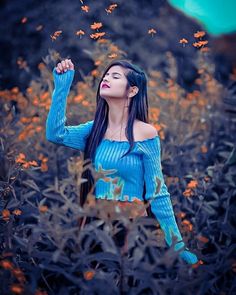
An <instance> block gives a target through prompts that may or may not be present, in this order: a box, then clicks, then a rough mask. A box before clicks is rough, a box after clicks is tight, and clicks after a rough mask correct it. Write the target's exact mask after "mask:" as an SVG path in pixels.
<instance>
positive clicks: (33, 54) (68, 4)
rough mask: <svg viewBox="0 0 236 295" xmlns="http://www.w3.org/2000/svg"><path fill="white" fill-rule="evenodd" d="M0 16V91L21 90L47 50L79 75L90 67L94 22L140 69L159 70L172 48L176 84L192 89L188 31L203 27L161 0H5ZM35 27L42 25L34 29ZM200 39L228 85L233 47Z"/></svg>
mask: <svg viewBox="0 0 236 295" xmlns="http://www.w3.org/2000/svg"><path fill="white" fill-rule="evenodd" d="M82 2H83V1H82ZM113 3H117V5H118V7H117V8H116V9H115V10H114V11H113V12H112V13H111V14H107V13H106V11H105V8H107V7H108V6H109V5H110V4H113ZM82 5H88V6H89V7H90V10H89V12H88V13H86V12H84V11H82V10H81V6H82ZM23 17H27V21H26V22H25V23H22V22H21V20H22V18H23ZM0 19H1V25H0V35H1V38H0V56H1V59H0V89H9V88H11V87H14V86H18V87H19V88H20V90H21V91H24V90H25V89H26V87H27V86H28V84H29V82H30V81H31V80H32V79H35V78H37V76H38V75H39V70H38V67H37V66H38V64H39V63H40V62H42V61H43V60H42V58H43V57H45V56H46V55H47V54H48V50H49V49H54V50H56V51H58V52H59V53H60V55H61V56H62V57H63V58H66V57H70V58H71V59H72V61H73V62H74V64H75V67H76V68H77V69H78V68H79V67H80V68H81V69H82V70H83V72H84V73H88V72H89V71H91V70H92V69H93V68H94V65H93V62H92V59H90V57H89V54H88V53H87V52H86V50H92V49H93V46H94V43H95V42H96V41H95V40H93V39H91V38H90V37H89V35H90V34H91V33H93V31H92V30H91V28H90V25H91V24H92V23H93V22H102V24H103V28H102V29H100V31H105V32H106V38H109V39H110V40H112V41H113V42H114V43H115V44H116V45H118V46H119V47H120V48H121V49H122V50H124V51H125V52H127V54H128V58H129V59H132V61H133V62H135V63H138V64H139V65H140V66H142V67H143V68H144V69H145V70H150V69H158V70H161V69H162V68H163V58H160V57H161V56H162V55H163V54H165V53H166V52H167V51H171V52H172V53H173V54H174V56H175V58H176V60H177V63H178V68H179V76H178V82H179V83H180V85H181V86H183V87H185V88H187V89H189V90H191V86H192V83H193V81H194V79H195V78H196V77H197V72H196V69H195V66H194V57H195V54H196V51H197V50H198V49H197V48H195V47H193V46H192V43H193V42H195V41H196V39H195V38H194V36H193V34H194V33H195V32H196V31H198V30H204V28H202V27H201V26H200V25H199V24H197V23H196V22H195V21H193V20H192V19H190V18H188V17H187V16H185V15H184V14H182V13H180V12H179V11H177V10H175V9H174V8H172V7H171V6H170V5H169V4H168V3H167V2H166V1H164V0H158V1H154V0H151V1H144V0H141V1H136V0H129V1H124V0H118V1H106V0H104V1H84V3H83V4H82V3H81V1H79V0H76V1H65V0H59V1H45V0H41V1H35V0H23V1H17V0H13V1H6V0H5V1H0ZM40 25H41V26H42V29H40V30H37V27H38V26H40ZM150 28H154V29H156V31H157V34H156V35H154V36H153V37H151V35H148V33H147V32H148V29H150ZM80 29H82V30H84V31H85V32H86V35H84V36H83V37H82V39H80V38H79V37H78V36H76V35H75V32H76V31H78V30H80ZM57 30H62V34H61V35H60V36H59V37H58V38H57V39H56V40H55V41H52V39H51V37H50V35H53V33H54V32H55V31H57ZM182 38H186V39H187V40H188V41H189V43H188V44H187V45H186V46H185V47H183V45H182V44H180V43H179V40H180V39H182ZM205 39H207V40H208V41H209V47H212V49H213V52H212V53H213V58H214V60H215V65H216V71H215V77H216V79H218V80H219V81H220V82H221V83H224V84H227V82H228V79H229V74H230V72H231V71H232V68H233V65H234V57H233V54H232V50H233V48H231V47H230V46H231V45H228V44H227V42H226V39H225V37H224V38H221V40H220V46H217V42H218V39H219V38H218V39H216V38H212V37H211V36H209V35H206V38H205ZM218 43H219V42H218ZM19 58H22V59H23V60H24V61H26V62H27V66H28V70H25V69H20V67H19V65H18V64H17V60H18V59H19Z"/></svg>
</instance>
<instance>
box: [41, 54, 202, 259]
mask: <svg viewBox="0 0 236 295" xmlns="http://www.w3.org/2000/svg"><path fill="white" fill-rule="evenodd" d="M53 77H54V84H55V88H54V91H53V93H52V103H51V107H50V110H49V113H48V117H47V121H46V138H47V140H49V141H51V142H53V143H56V144H60V145H64V146H68V147H72V148H75V149H78V150H80V151H82V152H84V159H91V161H92V162H93V165H94V167H95V170H96V171H100V172H101V171H103V173H104V175H105V176H104V177H101V178H100V179H98V180H97V182H96V185H95V191H94V195H95V197H96V200H97V201H98V202H100V201H101V202H110V201H111V200H113V201H116V202H118V203H119V204H122V205H124V204H125V205H126V204H127V206H128V205H131V204H132V202H133V201H134V200H139V201H142V202H144V201H150V211H151V212H150V214H152V215H154V216H155V218H156V219H157V220H158V222H159V223H160V227H161V229H162V230H163V231H164V233H165V241H166V242H167V244H168V245H169V246H171V244H172V241H173V240H172V238H173V235H175V236H177V243H176V244H175V247H174V249H175V251H177V250H179V251H180V252H179V255H180V257H181V258H182V259H183V260H184V261H186V262H187V263H189V264H194V263H197V262H198V259H197V256H196V255H195V254H194V253H191V252H190V251H189V250H188V248H186V246H185V243H184V242H183V240H182V236H181V233H180V231H179V229H178V225H177V223H176V220H175V216H174V211H173V207H172V203H171V200H170V194H169V192H168V190H167V187H166V185H165V183H164V178H163V174H162V170H161V146H160V137H159V136H158V134H157V131H156V129H155V128H154V127H153V126H152V125H151V124H148V123H147V122H148V99H147V79H146V75H145V73H144V72H143V71H142V70H141V69H140V68H138V67H137V66H135V65H133V64H131V63H130V62H128V61H125V60H120V61H114V62H113V63H111V64H110V65H109V66H108V67H107V69H106V70H105V72H104V74H103V76H102V78H101V81H100V83H99V86H98V90H97V101H96V102H97V109H96V112H95V118H94V120H91V121H88V122H86V123H83V124H80V125H78V126H65V122H66V115H65V113H66V100H67V96H68V93H69V90H70V86H71V83H72V81H73V77H74V65H73V63H72V61H71V60H70V59H65V60H63V61H62V62H60V63H58V64H57V66H56V67H55V68H54V69H53ZM82 177H83V178H87V179H88V181H87V182H85V183H83V184H82V186H81V194H80V197H81V205H82V206H83V204H84V203H85V201H86V196H87V194H88V192H89V191H90V189H91V185H92V184H93V183H94V179H93V177H92V175H91V171H90V169H87V170H86V171H85V172H84V174H83V175H82ZM110 204H111V203H110ZM180 249H181V250H180Z"/></svg>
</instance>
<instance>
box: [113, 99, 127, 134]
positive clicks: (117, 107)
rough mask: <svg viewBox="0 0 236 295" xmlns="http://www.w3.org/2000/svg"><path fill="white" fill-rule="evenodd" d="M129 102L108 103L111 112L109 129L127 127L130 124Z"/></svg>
mask: <svg viewBox="0 0 236 295" xmlns="http://www.w3.org/2000/svg"><path fill="white" fill-rule="evenodd" d="M127 103H128V102H127V101H125V102H124V100H122V101H115V102H114V101H113V102H112V103H108V105H109V111H108V127H109V128H111V129H114V128H117V127H119V126H120V127H121V126H127V123H128V118H129V114H128V107H127Z"/></svg>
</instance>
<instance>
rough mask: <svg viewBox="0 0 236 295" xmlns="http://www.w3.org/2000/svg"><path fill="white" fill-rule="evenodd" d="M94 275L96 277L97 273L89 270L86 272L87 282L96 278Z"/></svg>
mask: <svg viewBox="0 0 236 295" xmlns="http://www.w3.org/2000/svg"><path fill="white" fill-rule="evenodd" d="M94 275H95V271H94V270H88V271H86V272H84V278H85V280H87V281H89V280H92V278H93V277H94Z"/></svg>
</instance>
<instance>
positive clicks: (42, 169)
mask: <svg viewBox="0 0 236 295" xmlns="http://www.w3.org/2000/svg"><path fill="white" fill-rule="evenodd" d="M40 170H41V171H42V172H46V171H48V165H47V164H46V163H41V166H40Z"/></svg>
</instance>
